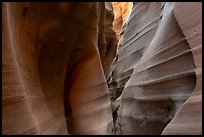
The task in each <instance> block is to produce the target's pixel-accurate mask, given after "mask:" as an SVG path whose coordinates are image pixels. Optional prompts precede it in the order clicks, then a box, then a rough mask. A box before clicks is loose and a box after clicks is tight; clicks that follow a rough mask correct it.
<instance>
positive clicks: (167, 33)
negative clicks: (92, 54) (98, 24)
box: [108, 2, 202, 134]
mask: <svg viewBox="0 0 204 137" xmlns="http://www.w3.org/2000/svg"><path fill="white" fill-rule="evenodd" d="M186 4H187V3H186ZM178 5H179V4H178ZM188 6H189V7H188ZM188 6H187V7H188V8H190V6H191V5H190V4H189V5H188ZM176 9H182V11H181V12H178V11H177V14H178V18H179V17H180V18H182V16H179V15H180V14H181V13H182V14H184V13H185V10H187V8H178V6H177V5H176V6H175V3H158V2H157V3H156V2H155V3H142V2H141V3H137V2H136V3H134V6H133V9H132V12H131V15H130V18H129V21H128V22H127V26H126V28H125V32H124V36H123V40H122V41H121V45H119V47H118V52H117V56H116V59H115V60H116V61H115V62H113V64H112V73H111V75H110V77H109V79H108V80H109V90H110V93H111V97H112V101H114V102H113V110H114V111H115V112H113V113H114V117H115V119H114V125H115V127H114V130H115V134H161V133H162V131H163V129H164V128H165V127H166V125H167V124H168V123H169V122H170V121H171V120H172V118H173V117H174V116H175V114H177V112H179V110H180V109H181V108H182V107H184V106H185V105H187V103H186V104H185V105H184V106H183V104H184V102H185V101H186V100H187V99H188V98H189V97H190V96H191V94H192V92H193V90H194V88H195V84H196V76H195V65H194V60H193V54H195V53H193V54H192V50H191V47H192V46H190V47H189V42H188V37H187V36H185V33H184V34H183V31H182V30H181V28H180V24H178V22H177V18H175V15H174V12H173V11H174V10H175V12H176ZM200 11H201V10H200ZM179 13H180V14H179ZM189 14H190V13H189ZM189 14H186V13H185V15H186V16H187V15H189ZM198 14H199V15H201V14H200V13H198ZM176 17H177V16H176ZM186 19H188V18H186ZM189 20H190V19H189ZM189 20H188V21H189ZM191 20H194V21H195V23H194V24H196V23H198V22H199V21H198V20H199V19H198V18H195V19H192V18H191ZM183 22H184V21H183ZM183 24H184V23H183ZM198 24H199V23H198ZM189 25H190V24H189ZM186 26H187V25H186ZM191 29H192V28H191ZM198 30H199V31H197V32H198V34H197V35H198V36H200V33H199V32H200V30H201V29H199V28H198ZM186 31H187V32H188V33H189V31H188V30H186ZM191 31H192V30H191ZM189 35H190V34H189ZM189 39H190V38H189ZM198 45H199V43H198ZM198 50H199V49H197V50H196V51H197V52H196V54H198V55H199V56H200V52H199V51H198ZM194 56H195V55H194ZM200 57H201V56H200ZM199 60H200V59H199V58H198V61H199ZM199 78H200V77H199ZM191 98H195V99H196V98H198V100H196V103H194V105H195V106H197V108H196V112H191V113H190V110H192V109H189V110H188V111H189V112H188V111H187V110H186V111H185V109H184V108H183V109H184V111H185V112H186V113H187V112H188V113H187V115H186V114H185V112H183V113H182V115H180V117H181V116H182V117H185V116H186V117H185V118H186V119H187V118H188V117H190V115H192V116H194V117H195V119H196V122H195V125H196V127H195V128H198V129H197V130H195V133H198V134H199V133H200V128H201V125H200V122H198V121H197V120H200V118H201V117H200V115H201V114H202V113H201V112H200V111H201V108H200V106H199V103H201V99H200V97H199V96H195V97H193V96H192V97H191ZM191 98H189V102H192V100H193V99H191ZM187 102H188V101H187ZM191 104H192V103H191ZM181 111H182V110H181ZM180 113H181V112H180ZM176 117H179V114H178V115H177V116H176ZM176 117H175V121H177V120H176V119H179V118H176ZM182 121H183V122H184V119H182ZM173 123H174V122H173V121H172V124H170V125H169V126H168V129H166V132H164V134H165V133H166V134H169V133H171V134H174V131H175V130H172V129H176V128H175V126H174V124H173ZM176 124H178V126H179V123H176ZM185 124H186V122H185ZM180 126H182V125H180ZM189 127H191V126H190V125H189V124H188V125H186V128H185V130H187V129H189ZM181 129H182V128H181ZM193 129H194V128H193ZM171 130H172V131H171ZM179 130H180V128H177V130H176V131H177V132H175V134H176V133H179V134H181V133H183V134H185V133H186V134H188V133H189V132H190V131H187V132H185V131H180V132H179ZM198 131H199V132H198ZM191 133H192V134H193V133H194V132H191Z"/></svg>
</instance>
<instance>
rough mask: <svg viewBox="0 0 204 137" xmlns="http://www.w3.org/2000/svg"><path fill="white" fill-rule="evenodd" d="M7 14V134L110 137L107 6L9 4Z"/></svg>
mask: <svg viewBox="0 0 204 137" xmlns="http://www.w3.org/2000/svg"><path fill="white" fill-rule="evenodd" d="M2 11H3V14H2V15H3V18H2V20H3V32H2V34H3V37H2V40H3V46H2V53H3V55H2V57H3V59H2V61H3V62H2V79H3V82H2V85H3V88H2V89H3V93H2V95H3V97H2V100H3V101H2V102H3V109H2V111H3V118H2V120H3V121H2V125H3V134H68V133H69V134H110V133H111V127H112V113H111V103H110V98H109V92H108V87H107V84H106V79H105V76H104V72H103V68H102V64H101V61H100V55H99V49H98V47H99V45H100V44H101V43H102V40H103V39H105V38H104V37H103V31H104V28H103V27H102V26H100V22H105V16H104V15H105V3H97V2H94V3H69V2H66V3H63V2H62V3H59V2H55V3H15V2H11V3H10V2H9V3H7V2H4V3H3V9H2ZM103 25H104V24H103ZM99 106H100V107H99ZM64 109H65V111H64ZM65 117H66V118H67V122H66V119H65ZM67 125H68V128H67Z"/></svg>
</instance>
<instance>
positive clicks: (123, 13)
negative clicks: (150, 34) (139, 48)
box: [112, 2, 133, 39]
mask: <svg viewBox="0 0 204 137" xmlns="http://www.w3.org/2000/svg"><path fill="white" fill-rule="evenodd" d="M112 4H113V9H114V10H113V12H114V15H115V19H114V21H113V29H114V30H115V32H116V35H117V38H118V39H121V37H122V35H123V33H124V27H125V24H126V22H127V21H128V18H129V16H130V13H131V10H132V5H133V4H132V2H112Z"/></svg>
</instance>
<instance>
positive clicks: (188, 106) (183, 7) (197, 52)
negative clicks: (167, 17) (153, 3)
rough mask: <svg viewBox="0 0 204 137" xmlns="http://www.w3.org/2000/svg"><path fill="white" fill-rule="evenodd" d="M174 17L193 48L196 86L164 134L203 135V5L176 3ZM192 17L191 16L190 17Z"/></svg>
mask: <svg viewBox="0 0 204 137" xmlns="http://www.w3.org/2000/svg"><path fill="white" fill-rule="evenodd" d="M173 13H174V16H175V18H176V20H177V22H178V24H179V26H180V28H181V30H182V32H183V34H184V36H185V38H186V40H187V42H188V44H189V46H190V48H191V51H192V53H193V59H194V63H195V67H196V68H195V73H196V85H195V89H194V91H193V93H192V94H191V96H190V97H189V98H188V100H187V101H186V102H185V103H184V105H183V106H182V108H181V109H180V111H179V112H178V113H177V114H176V115H175V117H174V118H173V120H172V121H171V122H170V123H169V124H168V125H167V126H166V128H165V129H164V131H163V132H162V134H168V135H169V134H174V135H176V134H183V135H185V134H191V135H196V134H199V135H201V134H202V4H201V3H199V2H198V3H193V2H191V3H176V5H175V8H174V9H173ZM189 15H191V16H189Z"/></svg>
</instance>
